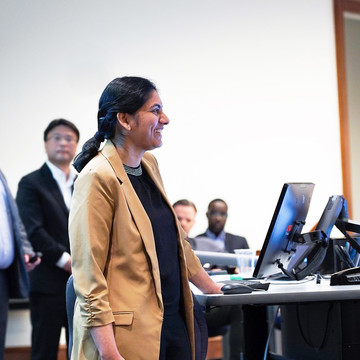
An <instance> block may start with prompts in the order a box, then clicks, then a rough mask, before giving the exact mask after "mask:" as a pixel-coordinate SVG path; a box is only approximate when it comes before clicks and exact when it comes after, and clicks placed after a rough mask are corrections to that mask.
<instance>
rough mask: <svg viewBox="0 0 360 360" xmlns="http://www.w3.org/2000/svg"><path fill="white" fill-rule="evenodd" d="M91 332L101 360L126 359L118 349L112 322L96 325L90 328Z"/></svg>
mask: <svg viewBox="0 0 360 360" xmlns="http://www.w3.org/2000/svg"><path fill="white" fill-rule="evenodd" d="M90 333H91V336H92V338H93V340H94V343H95V345H96V347H97V349H98V351H99V354H100V358H101V360H125V358H123V357H122V356H121V355H120V353H119V351H118V349H117V346H116V342H115V336H114V330H113V325H112V324H107V325H103V326H94V327H92V328H90Z"/></svg>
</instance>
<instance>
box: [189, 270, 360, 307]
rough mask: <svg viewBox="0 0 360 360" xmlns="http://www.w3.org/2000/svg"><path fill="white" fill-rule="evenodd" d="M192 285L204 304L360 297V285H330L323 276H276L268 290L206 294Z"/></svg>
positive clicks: (330, 299) (331, 299) (199, 299)
mask: <svg viewBox="0 0 360 360" xmlns="http://www.w3.org/2000/svg"><path fill="white" fill-rule="evenodd" d="M214 280H215V281H221V280H224V278H220V277H214ZM191 287H192V291H193V292H194V294H195V295H196V297H197V300H198V301H199V303H200V304H201V305H204V306H207V305H209V306H221V305H236V304H243V305H244V304H248V305H251V304H254V305H255V304H263V305H271V304H273V305H278V304H289V303H303V302H317V301H341V300H343V301H344V300H360V285H338V286H330V279H322V280H321V282H320V284H317V283H316V279H315V278H307V279H303V280H301V281H296V280H294V281H293V280H290V281H282V280H272V281H270V286H269V289H268V290H258V291H257V290H254V291H253V292H252V293H249V294H231V295H223V294H203V293H202V292H201V291H200V290H199V289H197V288H196V287H195V286H193V285H192V286H191Z"/></svg>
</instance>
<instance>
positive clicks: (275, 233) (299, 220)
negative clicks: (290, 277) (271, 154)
mask: <svg viewBox="0 0 360 360" xmlns="http://www.w3.org/2000/svg"><path fill="white" fill-rule="evenodd" d="M314 186H315V185H314V184H313V183H285V184H284V186H283V188H282V191H281V194H280V197H279V200H278V203H277V205H276V208H275V212H274V215H273V217H272V220H271V223H270V226H269V230H268V232H267V234H266V238H265V241H264V244H263V247H262V249H261V252H260V255H259V259H258V261H257V264H256V267H255V270H254V274H253V276H254V277H255V278H265V277H270V276H275V275H278V274H282V270H281V268H280V267H279V264H281V265H282V266H283V267H284V269H286V270H287V268H288V265H289V263H290V260H291V259H292V257H293V256H294V254H295V250H296V245H297V243H296V239H297V237H298V236H299V235H300V234H301V230H302V227H303V225H304V224H305V219H306V216H307V213H308V210H309V206H310V201H311V196H312V193H313V190H314Z"/></svg>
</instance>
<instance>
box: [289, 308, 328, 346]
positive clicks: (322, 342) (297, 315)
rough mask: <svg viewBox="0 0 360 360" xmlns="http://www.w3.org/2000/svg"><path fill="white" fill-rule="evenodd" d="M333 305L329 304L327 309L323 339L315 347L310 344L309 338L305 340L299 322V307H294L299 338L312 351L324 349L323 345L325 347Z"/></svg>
mask: <svg viewBox="0 0 360 360" xmlns="http://www.w3.org/2000/svg"><path fill="white" fill-rule="evenodd" d="M333 305H334V304H333V303H330V305H329V309H328V311H327V315H326V324H325V332H324V337H323V339H322V341H321V343H320V345H319V346H315V345H314V344H313V343H312V341H311V339H310V338H309V339H307V338H306V336H305V332H304V330H303V328H302V326H301V321H300V320H301V317H300V313H299V305H296V317H297V323H298V325H299V330H300V333H301V336H302V338H303V339H304V341H305V343H306V344H307V345H308V346H310V347H311V348H313V349H314V350H316V351H319V350H321V349H322V348H323V347H324V345H325V342H326V339H327V335H328V330H329V319H330V313H331V310H332V308H333Z"/></svg>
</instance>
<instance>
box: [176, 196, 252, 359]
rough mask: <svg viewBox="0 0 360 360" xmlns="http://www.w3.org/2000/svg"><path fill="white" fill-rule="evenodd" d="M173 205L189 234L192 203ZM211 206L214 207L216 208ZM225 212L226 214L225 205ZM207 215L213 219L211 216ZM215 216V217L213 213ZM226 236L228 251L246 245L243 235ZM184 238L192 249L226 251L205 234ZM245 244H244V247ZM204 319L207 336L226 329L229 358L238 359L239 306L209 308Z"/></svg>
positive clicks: (240, 334) (193, 212) (240, 336)
mask: <svg viewBox="0 0 360 360" xmlns="http://www.w3.org/2000/svg"><path fill="white" fill-rule="evenodd" d="M220 202H222V203H220V204H219V205H220V207H221V210H222V211H223V210H224V207H223V204H225V202H223V200H220ZM210 204H211V203H210ZM225 205H226V204H225ZM215 206H216V204H215ZM173 208H174V210H175V213H176V216H177V217H178V219H179V221H180V224H181V226H182V227H183V229H184V231H185V232H186V233H187V234H189V232H190V230H191V228H192V227H193V225H194V223H195V216H196V213H197V210H196V207H195V205H194V203H192V202H191V201H189V200H186V199H182V200H179V201H176V202H175V203H174V204H173ZM209 208H210V205H209ZM215 208H216V209H217V207H215ZM225 212H226V214H227V205H226V211H225ZM208 213H209V211H208ZM220 217H222V216H220ZM208 218H209V216H208ZM210 218H214V216H212V217H210ZM215 218H217V216H216V217H215ZM225 222H226V217H225V221H224V224H223V225H222V227H220V228H221V230H223V228H224V225H225ZM209 229H212V231H214V230H215V227H213V226H212V225H211V224H210V221H209ZM215 231H216V230H215ZM229 235H230V237H228V239H229V238H230V239H231V240H228V241H229V242H230V244H231V245H233V246H234V247H231V246H230V247H229V249H231V250H232V251H231V252H233V249H240V248H241V247H237V245H239V246H240V243H241V245H242V246H243V248H248V245H247V241H246V239H245V238H243V237H240V236H236V235H232V234H229ZM238 238H240V239H241V241H237V240H239V239H238ZM188 241H189V242H190V244H191V246H192V247H193V249H195V250H202V251H221V252H226V251H224V248H223V247H221V246H219V245H218V244H216V242H214V240H212V239H211V238H208V237H206V236H198V237H196V238H194V239H193V238H188ZM245 244H246V247H244V246H245ZM229 252H230V251H229ZM205 318H206V323H207V326H208V332H209V336H216V335H224V334H225V333H226V332H227V331H229V345H230V354H229V355H230V356H229V360H239V359H240V354H241V353H242V352H244V349H243V312H242V307H241V305H228V306H221V307H217V308H213V309H212V310H211V311H209V312H206V313H205Z"/></svg>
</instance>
